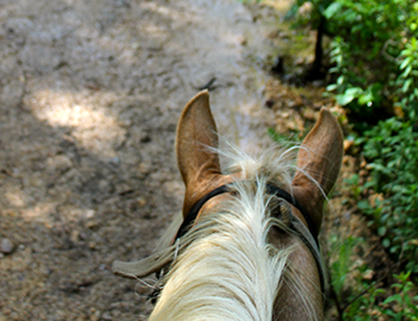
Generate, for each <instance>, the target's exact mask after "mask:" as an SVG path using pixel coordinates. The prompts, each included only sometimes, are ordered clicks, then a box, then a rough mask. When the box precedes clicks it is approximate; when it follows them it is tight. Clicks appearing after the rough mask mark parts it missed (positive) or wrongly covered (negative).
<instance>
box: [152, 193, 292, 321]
mask: <svg viewBox="0 0 418 321" xmlns="http://www.w3.org/2000/svg"><path fill="white" fill-rule="evenodd" d="M245 188H247V189H248V190H245ZM243 189H244V191H240V199H236V198H232V197H230V199H229V201H228V202H223V203H226V204H227V206H225V207H227V208H224V209H223V210H222V211H215V212H214V211H210V212H209V213H205V215H202V216H201V218H200V219H199V220H198V222H197V224H196V225H195V226H194V228H193V229H192V230H191V231H190V232H189V233H188V235H186V237H187V238H191V239H193V242H192V243H191V244H190V245H189V246H188V247H187V248H186V249H185V250H184V252H183V251H181V252H182V254H181V255H180V256H179V258H178V259H177V261H176V262H175V263H174V265H173V266H172V268H171V272H170V273H169V275H168V276H167V281H166V284H165V286H164V289H163V291H162V293H161V297H160V298H159V300H158V302H157V305H156V307H155V310H154V312H153V314H152V315H151V318H150V320H202V319H205V320H208V319H216V320H271V316H272V313H273V311H272V309H273V306H274V301H275V298H276V294H277V293H276V292H277V287H278V284H279V281H280V278H281V275H282V272H283V271H284V268H285V264H286V261H287V257H288V255H289V254H290V253H291V250H290V249H287V250H286V249H285V250H281V251H276V253H274V255H272V248H271V247H270V246H269V245H268V244H267V243H266V238H267V231H268V215H267V202H266V198H265V196H264V195H263V194H262V193H255V194H254V193H251V190H252V189H253V187H251V186H250V187H243ZM185 243H188V242H187V240H186V242H185Z"/></svg>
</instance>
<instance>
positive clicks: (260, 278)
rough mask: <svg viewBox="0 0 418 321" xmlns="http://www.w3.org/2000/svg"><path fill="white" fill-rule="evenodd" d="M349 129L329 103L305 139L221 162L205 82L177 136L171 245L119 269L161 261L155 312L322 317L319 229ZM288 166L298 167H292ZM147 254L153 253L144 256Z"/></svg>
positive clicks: (141, 271)
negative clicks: (181, 186) (177, 189)
mask: <svg viewBox="0 0 418 321" xmlns="http://www.w3.org/2000/svg"><path fill="white" fill-rule="evenodd" d="M342 140H343V138H342V132H341V128H340V126H339V124H338V122H337V120H336V119H335V118H334V116H333V115H332V114H331V113H330V112H329V111H328V110H327V109H325V108H323V109H322V110H321V111H320V114H319V119H318V122H317V124H316V125H315V127H314V128H313V129H312V130H311V131H310V133H309V134H308V135H307V136H306V138H305V139H304V141H303V143H302V145H301V146H300V147H299V152H298V156H297V161H296V167H295V166H294V164H293V165H290V163H289V162H288V160H287V158H288V157H287V155H289V153H288V152H286V151H285V152H283V151H281V152H273V151H272V150H268V151H266V152H264V153H263V154H262V155H261V157H260V158H254V157H251V156H248V155H245V154H243V153H242V154H239V156H238V157H235V163H234V164H233V166H231V168H230V169H229V170H228V171H227V172H226V173H224V172H222V171H221V166H220V161H219V150H218V133H217V129H216V125H215V121H214V119H213V116H212V113H211V110H210V107H209V94H208V92H207V91H204V92H201V93H199V94H198V95H197V96H195V97H194V98H193V99H192V100H191V101H190V102H189V103H188V104H187V106H186V107H185V109H184V111H183V113H182V115H181V117H180V121H179V125H178V129H177V139H176V151H177V161H178V166H179V169H180V172H181V175H182V178H183V181H184V183H185V186H186V193H185V198H184V203H183V220H184V221H183V224H182V225H181V226H180V227H179V228H178V226H177V228H178V232H177V234H176V236H175V237H174V238H173V241H172V245H171V246H170V247H168V249H165V250H163V251H161V252H159V253H158V254H157V255H154V256H153V257H151V258H148V259H145V260H143V261H141V262H139V263H133V264H130V265H129V264H127V265H124V263H120V262H119V263H117V264H116V265H115V270H116V271H117V272H119V273H120V274H123V275H125V276H129V275H131V274H135V275H137V276H144V275H147V274H149V273H150V272H152V271H155V270H157V269H160V268H161V267H162V266H164V267H165V268H164V270H165V272H168V273H166V275H165V276H164V278H163V281H162V283H163V286H162V291H161V293H160V295H159V297H158V300H157V305H156V307H155V310H154V312H153V314H152V315H151V318H150V319H151V320H212V319H216V320H304V319H306V320H322V319H323V299H324V297H323V292H324V288H325V280H326V277H325V272H324V268H323V264H322V260H321V257H320V254H319V245H318V241H317V236H318V233H319V231H320V226H321V221H322V208H323V203H324V201H325V200H326V195H327V194H328V193H329V192H330V191H331V189H332V188H333V186H334V183H335V181H336V179H337V176H338V173H339V170H340V167H341V160H342ZM291 168H296V170H294V171H293V172H292V171H290V169H291ZM147 260H148V261H147Z"/></svg>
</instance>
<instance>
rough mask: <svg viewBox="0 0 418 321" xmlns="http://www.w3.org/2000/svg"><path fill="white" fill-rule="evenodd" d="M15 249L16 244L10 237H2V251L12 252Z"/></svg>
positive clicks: (0, 248)
mask: <svg viewBox="0 0 418 321" xmlns="http://www.w3.org/2000/svg"><path fill="white" fill-rule="evenodd" d="M13 250H14V245H13V243H12V242H11V241H10V240H9V239H6V238H4V239H2V240H1V245H0V252H1V253H4V254H10V253H12V252H13Z"/></svg>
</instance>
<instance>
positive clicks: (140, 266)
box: [112, 183, 326, 299]
mask: <svg viewBox="0 0 418 321" xmlns="http://www.w3.org/2000/svg"><path fill="white" fill-rule="evenodd" d="M232 184H234V183H231V184H227V185H222V186H220V187H218V188H215V189H214V190H212V191H211V192H209V193H208V194H206V195H205V196H203V197H202V198H201V199H200V200H199V201H198V202H197V203H196V204H195V205H194V206H193V207H192V209H191V210H190V211H189V213H188V214H187V216H186V217H185V219H184V220H183V223H182V224H181V225H180V227H179V229H178V231H177V234H176V237H175V238H174V241H173V243H172V245H171V246H169V247H167V248H165V249H163V250H160V251H158V252H156V253H154V254H152V255H150V256H148V257H146V258H144V259H142V260H140V261H137V262H121V261H115V262H113V265H112V270H113V272H114V273H115V274H118V275H121V276H125V277H128V278H135V279H136V278H141V277H145V276H148V275H150V274H152V273H156V274H157V277H159V276H160V274H161V271H164V272H165V273H166V272H167V271H168V269H169V266H170V265H171V263H172V262H173V261H174V260H175V259H176V257H177V250H178V248H179V244H180V243H181V240H182V236H184V235H185V234H186V233H187V232H188V231H189V230H190V229H191V228H192V227H193V225H194V222H195V220H196V218H197V216H198V214H199V212H200V210H201V209H202V207H203V205H205V204H206V202H208V201H209V200H210V199H212V198H213V197H215V196H218V195H221V194H225V193H231V192H233V188H232V186H231V185H232ZM265 188H266V192H267V193H268V194H270V195H272V196H276V197H278V198H279V199H282V200H284V201H286V202H287V203H288V204H289V205H291V206H293V207H295V208H296V209H297V210H298V211H299V212H300V213H301V214H302V216H303V218H304V219H305V221H306V223H307V226H308V227H306V226H305V224H304V223H303V222H302V221H301V220H300V219H299V218H298V217H297V216H295V215H294V214H293V213H292V212H291V211H289V217H290V219H289V221H290V222H289V224H288V226H289V228H290V230H291V231H292V232H293V233H294V234H295V235H297V236H298V237H299V238H300V239H301V240H302V241H303V243H304V244H305V245H306V246H307V247H308V249H309V250H310V252H311V253H312V255H313V257H314V259H315V262H316V265H317V268H318V272H319V277H320V283H321V292H322V294H324V295H325V279H326V272H325V268H324V266H323V264H321V261H322V260H321V254H320V249H319V242H318V233H317V232H316V231H317V229H316V224H315V222H314V221H313V220H312V218H311V217H310V216H309V215H308V213H307V212H306V210H305V209H304V208H303V206H302V205H301V204H300V203H299V202H298V201H297V200H296V199H295V198H294V197H293V196H292V195H291V194H289V193H288V192H286V191H285V190H283V189H281V188H279V187H277V186H275V185H273V184H270V183H268V184H266V187H265ZM158 293H159V289H156V290H155V291H154V292H153V294H151V295H150V298H151V299H155V297H156V296H157V295H158Z"/></svg>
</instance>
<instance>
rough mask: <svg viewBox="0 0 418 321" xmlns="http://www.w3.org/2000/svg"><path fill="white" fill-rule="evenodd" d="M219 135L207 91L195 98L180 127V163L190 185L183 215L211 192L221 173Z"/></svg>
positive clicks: (177, 150) (183, 175)
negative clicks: (218, 148)
mask: <svg viewBox="0 0 418 321" xmlns="http://www.w3.org/2000/svg"><path fill="white" fill-rule="evenodd" d="M217 147H218V133H217V130H216V124H215V120H214V119H213V116H212V112H211V110H210V106H209V93H208V91H207V90H205V91H202V92H200V93H199V94H197V95H196V96H195V97H193V98H192V99H191V100H190V101H189V103H188V104H187V105H186V107H185V108H184V110H183V113H182V114H181V116H180V120H179V123H178V127H177V136H176V152H177V163H178V167H179V169H180V173H181V176H182V178H183V181H184V183H185V185H186V196H185V200H184V205H183V213H184V215H186V214H187V213H188V211H189V210H190V208H191V206H193V204H194V203H195V202H196V201H197V200H199V199H200V198H201V197H203V195H205V193H206V192H207V191H208V190H210V188H211V185H212V184H211V183H210V182H211V181H216V179H215V180H214V176H219V175H220V173H221V168H220V163H219V156H218V154H217V153H216V152H215V151H214V150H213V149H212V148H217Z"/></svg>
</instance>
